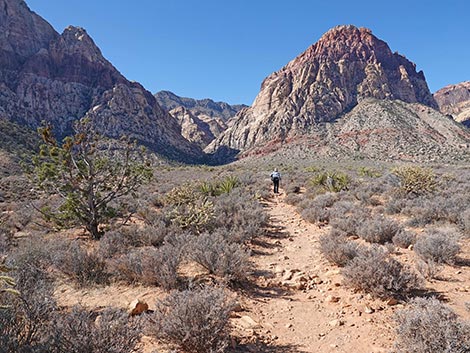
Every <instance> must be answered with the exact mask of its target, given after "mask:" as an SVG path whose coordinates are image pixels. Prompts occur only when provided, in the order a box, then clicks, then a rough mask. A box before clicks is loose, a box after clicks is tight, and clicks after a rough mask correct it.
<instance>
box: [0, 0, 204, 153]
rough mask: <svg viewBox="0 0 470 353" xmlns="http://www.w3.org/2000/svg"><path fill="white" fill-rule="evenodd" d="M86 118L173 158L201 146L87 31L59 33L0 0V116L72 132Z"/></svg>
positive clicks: (22, 7)
mask: <svg viewBox="0 0 470 353" xmlns="http://www.w3.org/2000/svg"><path fill="white" fill-rule="evenodd" d="M84 116H87V117H89V118H90V119H91V121H92V123H93V124H95V125H96V126H97V128H98V129H99V131H100V132H101V133H103V134H105V135H107V136H110V137H119V136H121V135H122V134H126V135H128V136H131V137H133V138H136V139H138V140H139V141H140V142H141V143H143V144H145V145H147V146H149V147H150V148H151V149H152V150H154V151H156V152H158V153H160V154H163V155H166V156H168V157H170V158H175V159H180V160H186V161H188V160H190V161H198V160H199V159H200V158H201V155H202V151H201V149H200V148H199V147H198V146H196V145H195V144H192V143H190V142H188V141H187V140H186V139H184V138H183V137H182V136H181V128H180V126H179V124H178V123H177V121H176V120H175V119H174V118H173V117H172V116H170V115H169V114H168V112H166V111H164V110H163V109H162V108H161V107H160V106H159V105H158V103H157V102H156V100H155V97H153V95H152V94H151V93H150V92H148V91H146V90H145V89H144V88H143V87H142V86H141V85H140V84H138V83H134V82H129V81H128V80H127V79H126V78H125V77H124V76H123V75H121V73H119V71H118V70H117V69H116V68H115V67H114V66H113V65H112V64H111V63H110V62H109V61H108V60H106V59H105V58H104V57H103V55H102V54H101V51H100V49H99V48H98V47H97V46H96V45H95V43H94V42H93V40H92V39H91V38H90V36H89V35H88V34H87V32H86V31H85V30H84V29H82V28H78V27H72V26H70V27H68V28H66V29H65V30H64V31H63V33H62V34H59V33H57V32H56V31H55V30H54V29H53V28H52V27H51V26H50V25H49V24H48V23H47V22H46V21H45V20H44V19H42V18H41V17H40V16H38V15H36V14H35V13H34V12H32V11H31V10H30V9H29V8H28V6H27V5H26V3H25V2H24V1H22V0H0V119H8V120H11V121H14V122H17V123H20V124H22V125H26V126H29V127H31V128H35V127H37V126H38V125H39V124H40V122H41V121H43V120H45V121H48V122H50V123H52V124H53V125H54V127H55V130H56V132H57V133H59V134H61V135H64V134H66V133H67V132H69V131H70V128H71V125H72V123H73V122H74V121H76V120H77V119H80V118H82V117H84Z"/></svg>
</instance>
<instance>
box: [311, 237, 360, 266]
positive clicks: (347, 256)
mask: <svg viewBox="0 0 470 353" xmlns="http://www.w3.org/2000/svg"><path fill="white" fill-rule="evenodd" d="M332 233H335V232H334V231H333V232H332ZM343 234H344V233H343ZM358 249H359V246H358V245H357V244H356V243H355V242H353V241H351V240H349V239H348V238H347V237H346V236H345V235H335V234H331V233H330V234H328V235H322V236H321V237H320V251H321V253H322V254H323V256H325V258H326V259H327V260H328V261H329V262H331V263H333V264H335V265H337V266H340V267H343V266H346V265H347V264H348V263H349V262H350V261H351V260H352V259H354V258H355V257H356V256H357V255H358Z"/></svg>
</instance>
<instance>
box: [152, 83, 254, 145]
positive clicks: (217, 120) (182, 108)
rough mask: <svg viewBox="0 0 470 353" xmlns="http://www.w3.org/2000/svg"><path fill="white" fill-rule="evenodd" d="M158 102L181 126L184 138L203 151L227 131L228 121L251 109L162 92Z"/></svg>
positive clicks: (158, 96)
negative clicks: (245, 109) (240, 112)
mask: <svg viewBox="0 0 470 353" xmlns="http://www.w3.org/2000/svg"><path fill="white" fill-rule="evenodd" d="M155 98H156V99H157V102H158V104H160V105H161V106H162V107H163V108H164V109H166V110H169V111H170V114H171V115H173V116H174V117H175V118H176V120H177V121H178V122H179V124H180V126H181V130H182V134H183V136H184V137H185V138H186V139H187V140H189V141H191V142H194V143H196V144H198V145H199V146H200V147H201V148H204V147H206V146H207V145H208V144H209V143H210V142H212V141H213V140H214V139H215V138H216V137H218V136H219V135H220V134H221V133H222V132H223V131H225V130H226V129H227V123H228V120H229V119H230V118H232V117H233V116H235V115H236V114H237V113H238V112H239V111H240V110H242V109H244V108H246V107H247V106H246V105H243V104H238V105H230V104H228V103H225V102H214V101H213V100H212V99H200V100H197V99H193V98H186V97H179V96H177V95H176V94H174V93H172V92H169V91H160V92H158V93H156V94H155Z"/></svg>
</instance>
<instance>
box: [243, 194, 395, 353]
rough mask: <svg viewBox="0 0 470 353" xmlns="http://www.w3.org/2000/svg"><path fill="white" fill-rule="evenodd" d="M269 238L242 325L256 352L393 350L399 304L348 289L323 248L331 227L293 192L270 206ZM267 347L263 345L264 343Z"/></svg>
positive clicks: (257, 253) (259, 254) (262, 243)
mask: <svg viewBox="0 0 470 353" xmlns="http://www.w3.org/2000/svg"><path fill="white" fill-rule="evenodd" d="M265 207H266V210H267V212H268V214H269V217H270V229H269V232H268V235H267V236H265V237H263V238H262V239H261V240H259V241H258V242H256V243H255V247H254V256H253V261H254V265H255V269H256V270H255V274H254V281H255V283H256V286H255V288H254V289H252V290H251V291H250V292H249V293H247V298H246V300H245V302H244V303H243V309H244V312H240V313H238V314H239V315H238V316H239V318H238V319H236V320H234V322H235V327H236V328H237V329H238V330H239V331H240V333H241V335H242V336H244V337H245V338H246V339H247V340H250V339H251V340H252V341H256V340H257V341H258V345H257V346H256V345H254V344H253V345H250V344H246V347H247V350H248V351H252V352H261V351H263V352H279V353H281V352H283V353H284V352H286V353H287V352H348V353H350V352H355V353H371V352H387V351H388V350H389V348H390V347H391V345H392V337H393V335H392V333H393V329H392V327H391V326H390V324H389V321H390V320H389V318H388V317H389V316H390V314H391V312H390V310H393V309H392V307H389V306H387V305H384V303H383V302H381V301H375V300H373V299H372V298H371V297H370V296H368V295H364V294H361V293H354V292H353V291H352V290H351V289H349V288H345V287H344V286H343V284H342V281H341V275H340V273H339V272H340V271H339V268H338V267H336V266H332V265H330V264H329V263H328V262H327V261H326V260H325V259H324V258H323V256H322V255H321V253H320V251H319V248H318V241H319V237H320V236H321V235H322V234H325V233H327V232H328V229H327V227H319V226H318V225H317V224H311V223H308V222H306V221H304V220H303V219H302V217H301V215H300V214H299V213H298V212H297V210H296V209H295V206H292V205H289V204H287V203H286V202H285V194H284V193H283V192H282V191H281V194H278V195H275V196H274V197H273V198H272V199H271V200H268V201H266V203H265ZM259 342H261V343H262V344H264V346H263V347H262V348H260V345H259V344H260V343H259Z"/></svg>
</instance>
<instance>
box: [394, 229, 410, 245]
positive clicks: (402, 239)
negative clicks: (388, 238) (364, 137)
mask: <svg viewBox="0 0 470 353" xmlns="http://www.w3.org/2000/svg"><path fill="white" fill-rule="evenodd" d="M392 242H393V244H395V245H396V246H398V247H400V248H403V249H406V248H408V247H409V246H410V245H413V244H414V243H415V242H416V234H415V233H413V232H409V231H406V230H405V229H400V230H399V231H398V232H397V233H396V234H395V235H394V236H393V238H392Z"/></svg>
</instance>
